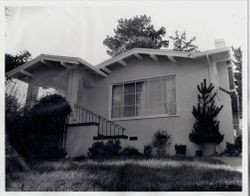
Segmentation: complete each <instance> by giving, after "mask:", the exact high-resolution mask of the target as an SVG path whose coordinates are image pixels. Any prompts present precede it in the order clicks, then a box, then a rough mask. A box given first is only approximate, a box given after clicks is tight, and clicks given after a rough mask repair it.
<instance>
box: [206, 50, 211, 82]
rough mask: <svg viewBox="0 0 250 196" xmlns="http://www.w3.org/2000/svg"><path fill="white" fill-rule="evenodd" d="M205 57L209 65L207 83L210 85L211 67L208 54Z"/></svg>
mask: <svg viewBox="0 0 250 196" xmlns="http://www.w3.org/2000/svg"><path fill="white" fill-rule="evenodd" d="M206 57H207V62H208V65H209V66H208V81H209V83H211V66H212V64H211V61H210V58H209V56H208V54H207V55H206Z"/></svg>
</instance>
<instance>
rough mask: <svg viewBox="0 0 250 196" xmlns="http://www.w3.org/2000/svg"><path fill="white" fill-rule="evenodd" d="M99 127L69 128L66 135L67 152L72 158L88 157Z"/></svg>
mask: <svg viewBox="0 0 250 196" xmlns="http://www.w3.org/2000/svg"><path fill="white" fill-rule="evenodd" d="M97 131H98V127H97V126H95V125H92V126H78V127H68V128H67V133H66V142H65V143H66V144H65V148H66V152H67V153H68V155H69V156H70V157H78V156H82V155H83V156H86V155H87V153H88V148H89V147H91V146H92V144H93V143H94V140H93V137H94V136H96V135H97Z"/></svg>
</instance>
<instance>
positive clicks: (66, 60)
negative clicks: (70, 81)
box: [6, 54, 107, 77]
mask: <svg viewBox="0 0 250 196" xmlns="http://www.w3.org/2000/svg"><path fill="white" fill-rule="evenodd" d="M46 61H55V62H60V63H61V65H62V66H64V67H67V68H73V67H75V66H76V65H79V67H81V66H82V67H84V68H86V69H88V70H90V71H91V72H93V73H95V74H97V75H100V76H103V77H106V76H107V74H105V73H104V72H103V71H101V70H100V69H98V68H96V67H94V66H92V65H91V64H90V63H88V62H87V61H84V60H82V59H81V58H78V57H69V56H58V55H49V54H40V55H39V56H37V57H36V58H34V59H32V60H31V61H28V62H26V63H25V64H23V65H21V66H19V67H17V68H16V69H13V70H11V71H9V72H7V73H6V76H7V77H12V76H15V75H16V74H17V73H18V74H20V73H21V74H24V75H29V74H31V73H29V72H27V71H26V69H27V68H30V67H32V66H35V65H36V64H37V63H39V62H42V63H45V64H46Z"/></svg>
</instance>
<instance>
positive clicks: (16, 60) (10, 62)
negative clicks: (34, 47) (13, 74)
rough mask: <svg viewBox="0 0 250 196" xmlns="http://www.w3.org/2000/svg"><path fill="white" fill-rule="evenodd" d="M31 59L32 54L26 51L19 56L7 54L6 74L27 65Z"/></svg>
mask: <svg viewBox="0 0 250 196" xmlns="http://www.w3.org/2000/svg"><path fill="white" fill-rule="evenodd" d="M30 57H31V54H30V52H29V51H26V50H25V51H22V52H20V54H17V55H11V54H8V53H7V54H5V72H9V71H11V70H13V69H15V68H17V67H19V66H20V65H22V64H24V63H26V62H27V61H28V60H29V59H30Z"/></svg>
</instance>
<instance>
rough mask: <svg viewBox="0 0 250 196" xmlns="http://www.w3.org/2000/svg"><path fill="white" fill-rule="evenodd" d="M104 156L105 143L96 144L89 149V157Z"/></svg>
mask: <svg viewBox="0 0 250 196" xmlns="http://www.w3.org/2000/svg"><path fill="white" fill-rule="evenodd" d="M103 155H104V143H103V142H95V143H93V145H92V146H91V147H90V148H89V152H88V157H90V158H94V157H99V156H103Z"/></svg>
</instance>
